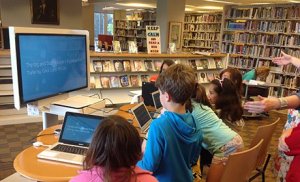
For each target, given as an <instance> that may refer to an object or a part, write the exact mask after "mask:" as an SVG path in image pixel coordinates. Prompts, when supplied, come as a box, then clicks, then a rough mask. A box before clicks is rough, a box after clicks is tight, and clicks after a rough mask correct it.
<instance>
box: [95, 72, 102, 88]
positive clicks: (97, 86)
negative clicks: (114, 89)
mask: <svg viewBox="0 0 300 182" xmlns="http://www.w3.org/2000/svg"><path fill="white" fill-rule="evenodd" d="M95 88H101V81H100V76H98V75H97V76H95Z"/></svg>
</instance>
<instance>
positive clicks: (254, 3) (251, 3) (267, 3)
mask: <svg viewBox="0 0 300 182" xmlns="http://www.w3.org/2000/svg"><path fill="white" fill-rule="evenodd" d="M250 4H253V5H263V4H271V3H250Z"/></svg>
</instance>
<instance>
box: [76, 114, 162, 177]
mask: <svg viewBox="0 0 300 182" xmlns="http://www.w3.org/2000/svg"><path fill="white" fill-rule="evenodd" d="M141 156H142V152H141V142H140V136H139V133H138V131H137V130H136V129H135V128H134V126H132V125H131V124H130V123H128V122H127V120H126V119H124V118H122V117H120V116H116V115H114V116H110V117H108V118H105V119H103V121H102V123H101V124H100V125H99V126H98V128H97V129H96V131H95V133H94V137H93V140H92V142H91V144H90V147H89V150H88V151H87V154H86V157H85V160H84V162H83V170H82V171H80V173H79V175H78V176H76V177H74V178H73V179H71V182H102V181H105V182H111V181H113V182H139V181H147V182H157V180H156V179H155V178H154V177H153V176H152V173H151V172H149V171H145V170H143V169H141V168H139V167H137V166H136V163H137V162H138V161H139V160H140V158H141Z"/></svg>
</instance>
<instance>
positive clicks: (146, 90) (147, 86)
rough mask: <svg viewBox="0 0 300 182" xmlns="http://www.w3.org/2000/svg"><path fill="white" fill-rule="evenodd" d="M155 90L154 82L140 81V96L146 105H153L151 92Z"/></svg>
mask: <svg viewBox="0 0 300 182" xmlns="http://www.w3.org/2000/svg"><path fill="white" fill-rule="evenodd" d="M155 91H157V88H156V87H155V83H153V82H143V83H142V97H143V99H144V103H145V105H146V106H154V103H153V100H152V96H151V93H152V92H155Z"/></svg>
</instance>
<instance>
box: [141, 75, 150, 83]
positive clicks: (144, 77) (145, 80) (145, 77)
mask: <svg viewBox="0 0 300 182" xmlns="http://www.w3.org/2000/svg"><path fill="white" fill-rule="evenodd" d="M149 78H150V76H149V75H141V81H142V82H149Z"/></svg>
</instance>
